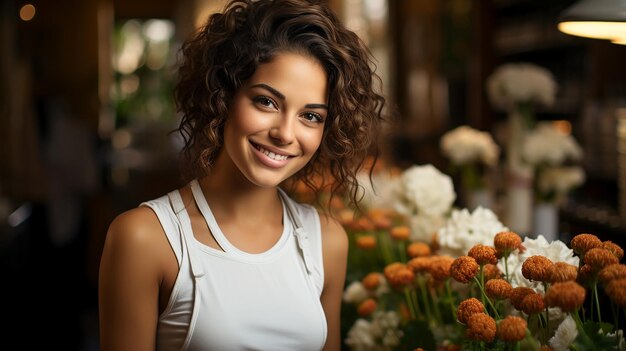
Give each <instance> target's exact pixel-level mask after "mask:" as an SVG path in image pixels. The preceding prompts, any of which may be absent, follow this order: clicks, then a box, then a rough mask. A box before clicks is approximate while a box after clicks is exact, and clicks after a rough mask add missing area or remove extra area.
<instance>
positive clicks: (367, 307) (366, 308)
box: [357, 298, 378, 317]
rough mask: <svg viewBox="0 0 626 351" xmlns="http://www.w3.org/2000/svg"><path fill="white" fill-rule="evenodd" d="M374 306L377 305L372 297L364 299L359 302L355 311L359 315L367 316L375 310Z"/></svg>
mask: <svg viewBox="0 0 626 351" xmlns="http://www.w3.org/2000/svg"><path fill="white" fill-rule="evenodd" d="M376 307H378V303H377V302H376V300H374V299H372V298H369V299H365V300H363V302H361V303H360V304H359V307H358V308H357V313H358V314H359V316H361V317H368V316H370V315H371V314H372V313H374V311H376Z"/></svg>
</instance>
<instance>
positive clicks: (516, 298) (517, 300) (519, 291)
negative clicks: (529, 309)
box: [509, 286, 535, 311]
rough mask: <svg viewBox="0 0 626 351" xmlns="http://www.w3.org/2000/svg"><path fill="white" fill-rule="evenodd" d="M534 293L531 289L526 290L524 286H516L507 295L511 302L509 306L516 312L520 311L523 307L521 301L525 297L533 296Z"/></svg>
mask: <svg viewBox="0 0 626 351" xmlns="http://www.w3.org/2000/svg"><path fill="white" fill-rule="evenodd" d="M534 293H535V290H533V289H531V288H528V287H525V286H518V287H516V288H513V289H512V290H511V293H510V294H509V300H510V301H511V305H513V307H515V309H516V310H519V311H521V310H522V307H523V305H522V301H523V300H524V298H525V297H526V295H528V294H534Z"/></svg>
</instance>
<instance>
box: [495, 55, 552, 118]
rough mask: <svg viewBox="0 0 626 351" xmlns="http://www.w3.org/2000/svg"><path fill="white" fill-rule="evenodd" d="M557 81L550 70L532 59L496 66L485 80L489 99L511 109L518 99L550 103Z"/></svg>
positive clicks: (506, 108)
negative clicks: (533, 62) (536, 63)
mask: <svg viewBox="0 0 626 351" xmlns="http://www.w3.org/2000/svg"><path fill="white" fill-rule="evenodd" d="M556 89H557V83H556V81H555V80H554V76H553V75H552V73H550V71H548V70H547V69H545V68H543V67H539V66H537V65H534V64H531V63H508V64H504V65H502V66H500V67H498V68H497V69H496V70H495V71H494V72H493V74H492V75H491V76H490V77H489V78H488V80H487V93H488V94H489V98H490V100H491V103H492V104H493V105H494V106H496V107H498V108H501V109H504V110H505V111H510V110H512V109H513V108H515V107H516V105H519V104H521V103H530V104H541V105H546V106H550V105H552V104H553V103H554V98H555V95H556Z"/></svg>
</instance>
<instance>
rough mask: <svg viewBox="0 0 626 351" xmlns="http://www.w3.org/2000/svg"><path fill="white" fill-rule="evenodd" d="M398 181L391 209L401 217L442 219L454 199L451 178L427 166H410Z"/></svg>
mask: <svg viewBox="0 0 626 351" xmlns="http://www.w3.org/2000/svg"><path fill="white" fill-rule="evenodd" d="M399 181H400V183H399V186H397V187H395V189H394V194H393V198H394V199H395V200H396V202H395V203H394V205H395V206H394V207H395V209H396V210H397V211H398V212H400V213H401V214H404V215H409V216H410V215H415V214H418V213H420V214H426V215H429V216H441V215H443V214H445V213H446V212H448V211H449V210H450V208H451V206H452V203H453V202H454V200H455V199H456V193H455V192H454V186H453V185H452V179H451V178H450V177H449V176H448V175H446V174H443V173H441V172H440V171H439V170H438V169H437V168H435V167H434V166H432V165H430V164H429V165H423V166H417V165H416V166H412V167H409V168H408V169H406V170H405V171H403V172H402V174H401V175H400V180H399Z"/></svg>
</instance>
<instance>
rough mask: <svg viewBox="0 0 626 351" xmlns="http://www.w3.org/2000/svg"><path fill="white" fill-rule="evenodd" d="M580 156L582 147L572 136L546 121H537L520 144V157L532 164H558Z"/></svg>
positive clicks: (575, 159)
mask: <svg viewBox="0 0 626 351" xmlns="http://www.w3.org/2000/svg"><path fill="white" fill-rule="evenodd" d="M581 157H582V149H581V147H580V145H578V143H577V142H576V140H575V139H574V137H572V136H571V135H570V134H565V133H563V132H561V131H559V130H558V129H556V128H555V127H554V126H553V125H552V124H550V123H546V122H544V123H539V124H538V125H537V127H536V128H535V129H534V130H533V131H532V132H531V133H530V134H528V135H527V136H526V138H525V139H524V144H523V145H522V158H523V159H524V161H526V162H527V163H529V164H530V165H533V166H538V165H550V166H558V165H562V164H563V163H564V162H566V161H568V160H570V161H577V160H580V158H581Z"/></svg>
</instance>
